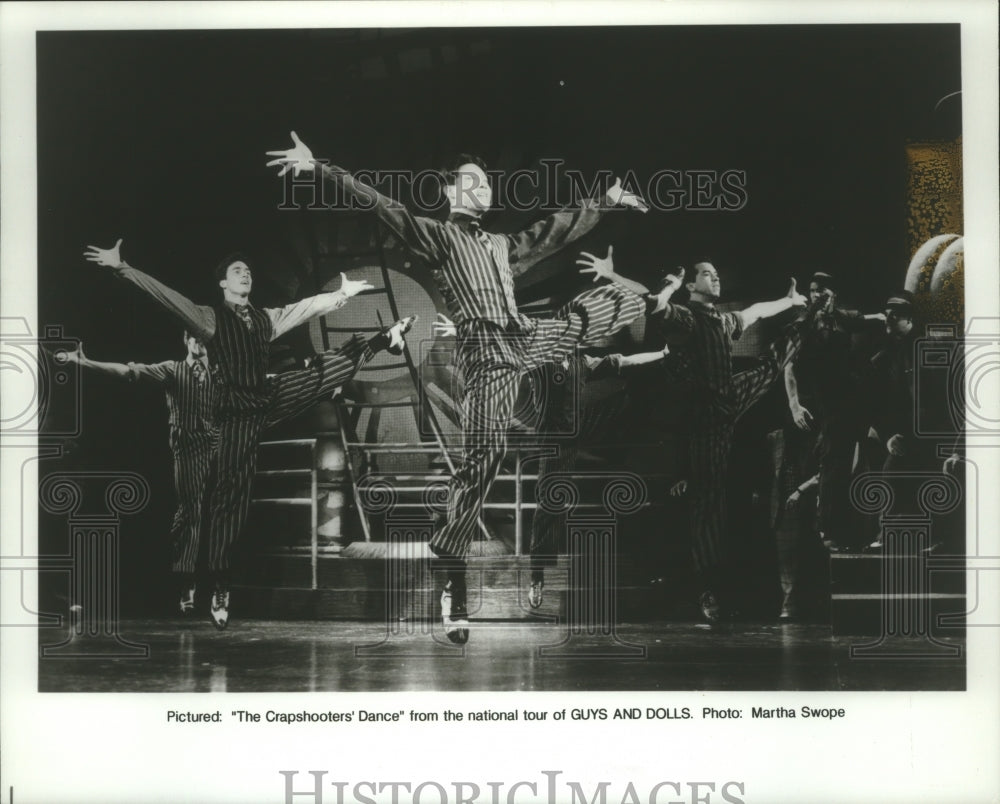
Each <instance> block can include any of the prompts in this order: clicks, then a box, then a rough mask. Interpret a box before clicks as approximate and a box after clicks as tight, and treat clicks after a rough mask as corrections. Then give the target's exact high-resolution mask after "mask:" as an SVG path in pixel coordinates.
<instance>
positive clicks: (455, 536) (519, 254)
mask: <svg viewBox="0 0 1000 804" xmlns="http://www.w3.org/2000/svg"><path fill="white" fill-rule="evenodd" d="M292 142H293V147H292V148H290V149H288V150H283V151H280V150H279V151H268V156H271V157H275V158H274V159H272V160H271V161H269V162H268V163H267V165H268V167H275V166H280V167H281V170H280V172H279V174H278V175H279V176H283V175H285V174H286V173H287V172H288V171H290V170H294V175H296V176H297V175H299V174H300V173H302V172H313V171H315V170H317V169H318V170H320V171H321V172H322V177H323V180H324V181H326V182H329V183H331V184H333V185H334V186H335V187H336V188H337V190H339V191H340V192H341V193H343V194H344V195H345V196H346V200H347V201H349V202H354V203H356V204H358V205H359V206H360V205H363V206H361V207H360V208H364V209H372V210H373V211H374V213H375V215H376V216H377V217H378V219H379V220H380V221H381V222H382V223H383V224H384V225H385V226H386V227H387V228H388V229H389V230H390V231H392V232H393V234H394V235H396V237H397V238H399V240H400V242H401V243H402V244H403V245H404V246H405V247H406V248H407V249H408V250H409V251H410V252H411V253H413V254H414V255H415V256H416V257H417V258H419V259H421V260H423V261H424V262H426V263H427V265H428V266H429V267H430V269H431V271H432V273H433V277H434V280H435V282H436V283H437V285H438V288H439V289H440V291H441V294H442V296H443V297H444V299H445V302H446V304H447V307H448V313H449V315H450V316H451V318H452V319H453V320H454V322H455V326H456V334H457V339H458V342H457V345H456V360H457V364H458V367H459V369H460V370H461V371H462V373H463V375H464V377H465V399H464V401H463V406H462V431H463V440H464V445H463V453H462V459H461V462H460V464H459V466H458V467H457V468H456V470H455V473H454V475H453V477H452V478H451V481H450V488H449V495H448V509H447V521H446V523H445V525H444V526H443V527H442V528H441V529H439V530H438V531H436V532H435V533H434V535H433V537H432V539H431V541H430V549H431V550H432V552H433V553H434V554H435V555H436V556H438V558H440V559H442V561H443V564H444V566H445V568H446V569H447V571H448V582H447V584H446V586H445V588H444V591H443V593H442V595H441V614H442V619H443V622H444V629H445V634H446V635H447V637H448V639H449V640H450V641H452V642H454V643H456V644H464V643H465V642H467V641H468V639H469V629H468V613H467V608H466V559H467V556H468V551H469V546H470V544H471V543H472V539H473V535H474V531H475V528H476V522H477V517H478V514H479V509H480V505H481V503H482V501H483V499H484V498H485V497H486V495H487V493H488V492H489V490H490V487H491V485H492V484H493V481H494V479H495V478H496V475H497V473H498V472H499V469H500V463H501V461H502V459H503V457H504V454H505V452H506V441H507V428H508V425H509V424H510V417H511V409H512V407H513V404H514V402H515V400H516V396H517V387H518V379H519V378H520V376H521V375H522V373H524V372H525V371H528V370H530V369H532V368H535V367H537V366H540V365H543V364H545V363H549V362H553V361H556V362H561V361H562V360H564V359H565V358H566V357H568V356H570V355H572V354H573V353H574V351H575V349H576V348H577V347H578V346H587V345H591V344H594V343H597V342H598V341H601V340H603V339H605V338H607V337H608V336H609V335H611V334H613V333H614V332H617V331H618V330H620V329H622V328H623V327H625V326H627V325H628V324H629V323H631V322H632V321H633V320H635V319H636V318H638V317H640V316H642V315H643V314H644V313H645V312H646V307H647V305H646V301H645V299H643V298H642V297H640V296H638V295H636V294H635V293H633V292H631V291H629V290H627V289H625V288H621V287H617V286H615V285H605V286H602V287H598V288H595V289H592V290H589V291H587V292H586V293H582V294H580V295H579V296H577V297H576V298H574V299H573V300H572V301H570V302H569V303H568V304H567V305H566V306H565V307H563V308H562V309H561V310H560V311H559V312H558V313H557V314H556V315H555V317H553V318H550V319H531V318H528V317H527V316H525V315H524V314H522V313H520V312H519V311H518V309H517V303H516V301H515V300H514V279H515V278H516V277H517V276H520V275H521V274H523V273H525V272H526V271H528V270H529V269H530V268H531V267H533V266H534V265H535V264H537V263H538V262H539V261H540V260H541V259H543V258H544V257H547V256H549V255H550V254H553V253H554V252H556V251H558V250H559V249H561V248H564V247H565V246H567V245H568V244H570V243H572V242H573V241H574V240H576V239H578V238H580V237H582V236H583V235H584V234H586V233H587V232H589V231H590V230H591V229H593V228H594V226H595V225H596V224H597V223H598V221H600V219H601V217H602V215H603V213H604V212H605V211H606V210H607V209H609V208H612V207H615V206H622V207H631V208H633V209H640V210H645V205H644V204H643V202H642V199H640V198H639V197H638V196H636V195H635V194H633V193H630V192H627V191H625V190H623V189H622V187H621V183H620V182H619V181H616V182H615V184H614V185H613V186H612V187H611V188H610V189H609V190H608V192H607V194H606V196H605V198H604V203H600V202H598V201H594V200H587V201H584V202H582V203H581V204H580V205H578V206H576V207H573V208H567V209H564V210H562V211H560V212H556V213H554V214H552V215H550V216H549V217H547V218H545V219H543V220H541V221H539V222H538V223H536V224H534V225H533V226H531V227H529V228H528V229H525V230H524V231H521V232H518V233H516V234H509V235H508V234H493V233H491V232H487V231H486V230H484V229H483V227H482V225H481V218H482V216H483V214H484V213H485V212H486V211H487V210H489V209H490V206H491V204H492V200H493V194H492V190H491V188H490V184H489V181H488V178H487V175H486V168H485V164H484V163H483V162H482V160H480V159H478V158H476V157H473V156H468V155H464V154H463V155H460V156H459V157H458V158H457V159H456V160H455V162H454V163H453V165H452V166H451V168H450V169H449V170H447V171H446V172H445V188H444V189H445V194H446V196H447V198H448V201H449V204H450V207H451V214H450V216H449V218H448V220H447V221H446V222H441V221H437V220H432V219H430V218H424V217H420V216H416V215H413V214H411V213H410V212H409V211H408V210H406V208H405V207H404V206H403V205H402V204H400V203H399V202H397V201H395V200H393V199H391V198H389V197H387V196H385V195H382V194H381V193H379V192H378V191H377V190H375V189H374V188H372V187H370V186H368V185H366V184H364V183H362V182H361V181H359V180H358V179H356V178H355V177H353V176H352V175H351V174H350V173H348V172H347V171H346V170H344V169H343V168H340V167H333V166H330V165H326V164H322V163H320V162H318V161H316V160H315V159H314V158H313V155H312V151H310V149H309V148H308V146H306V145H305V144H304V143H303V142H302V140H300V139H299V137H298V136H297V135H296V134H295V132H294V131H293V132H292Z"/></svg>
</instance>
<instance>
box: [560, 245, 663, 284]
mask: <svg viewBox="0 0 1000 804" xmlns="http://www.w3.org/2000/svg"><path fill="white" fill-rule="evenodd" d="M614 253H615V247H614V246H608V256H607V257H603V258H602V257H595V256H594V255H593V254H591V253H590V252H587V251H581V252H580V256H579V257H578V258H577V260H576V264H577V265H582V266H584V267H583V268H581V269H580V273H581V274H593V275H594V278H593V281H594V282H596V281H597V280H598V279H607V280H609V281H611V282H614V283H615V284H617V285H621V286H622V287H623V288H626V289H628V290H631V291H632V292H633V293H635V294H636V295H637V296H648V295H649V288H647V287H646V286H645V285H643V284H642V283H641V282H636V281H635V280H634V279H629V278H628V277H625V276H622V275H621V274H618V273H615V263H614V259H613V256H612V255H614Z"/></svg>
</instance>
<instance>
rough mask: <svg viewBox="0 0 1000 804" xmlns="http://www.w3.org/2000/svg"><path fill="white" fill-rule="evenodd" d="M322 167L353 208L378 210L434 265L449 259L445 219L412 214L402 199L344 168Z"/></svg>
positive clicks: (395, 231)
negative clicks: (386, 193) (367, 182)
mask: <svg viewBox="0 0 1000 804" xmlns="http://www.w3.org/2000/svg"><path fill="white" fill-rule="evenodd" d="M322 171H323V179H324V181H327V182H330V183H331V184H333V185H334V186H335V187H336V188H337V189H338V190H340V191H341V192H342V193H343V194H344V195H345V196H346V199H345V200H346V201H348V202H349V203H350V204H351V208H352V209H357V210H371V211H374V213H375V215H376V216H377V217H378V219H379V220H380V221H381V222H382V223H383V224H385V226H386V228H388V229H389V231H391V232H392V233H393V234H394V235H396V237H398V238H399V240H400V242H401V243H402V244H403V245H404V246H405V247H406V248H407V249H408V250H409V251H410V252H411V253H412V254H413V255H414V256H416V257H418V258H419V259H421V260H424V261H425V262H428V263H431V264H432V265H433V264H435V263H440V262H442V261H443V260H444V259H445V257H446V256H447V249H446V246H445V244H444V242H443V239H442V237H441V233H440V229H441V223H439V222H438V221H435V220H431V219H430V218H422V217H419V216H417V215H414V214H412V213H411V212H410V211H409V210H408V209H407V208H406V207H405V206H404V205H403V204H402V203H401V202H399V201H396V200H395V199H393V198H390V197H389V196H387V195H382V193H380V192H379V191H378V190H376V189H375V188H374V187H370V186H369V185H367V184H365V183H363V182H361V181H359V180H358V179H356V178H354V176H352V175H351V174H350V173H348V172H347V171H346V170H344V169H343V168H340V167H337V166H335V165H322Z"/></svg>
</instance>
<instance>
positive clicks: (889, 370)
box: [871, 338, 914, 441]
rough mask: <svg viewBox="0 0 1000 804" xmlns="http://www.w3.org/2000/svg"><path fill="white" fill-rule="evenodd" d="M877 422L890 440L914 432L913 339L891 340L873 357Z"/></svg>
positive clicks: (883, 436)
mask: <svg viewBox="0 0 1000 804" xmlns="http://www.w3.org/2000/svg"><path fill="white" fill-rule="evenodd" d="M871 362H872V368H873V369H874V371H873V379H874V382H873V388H872V390H873V391H874V394H873V397H874V398H873V400H872V402H873V403H874V405H873V411H874V417H873V418H874V422H873V423H874V425H875V429H876V430H877V431H878V434H879V437H880V438H881V439H882V440H883V441H887V440H888V439H890V438H892V436H894V435H897V434H899V435H904V436H911V435H913V424H914V421H913V419H914V393H913V339H912V338H904V339H902V340H898V341H896V340H894V341H890V342H889V343H888V344H887V345H886V346H885V348H884V349H882V350H881V351H880V352H879V353H878V354H876V355H875V356H874V357H872V360H871Z"/></svg>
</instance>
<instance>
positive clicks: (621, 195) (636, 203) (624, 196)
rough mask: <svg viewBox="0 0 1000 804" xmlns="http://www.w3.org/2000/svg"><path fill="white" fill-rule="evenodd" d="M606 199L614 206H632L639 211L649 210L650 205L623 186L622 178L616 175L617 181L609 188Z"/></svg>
mask: <svg viewBox="0 0 1000 804" xmlns="http://www.w3.org/2000/svg"><path fill="white" fill-rule="evenodd" d="M604 197H605V199H606V200H607V202H608V204H610V205H611V206H613V207H631V208H632V209H637V210H639V212H649V207H648V206H646V202H645V201H643V200H642V198H641V197H639V196H638V195H636V194H635V193H633V192H630V191H628V190H625V189H624V188H622V180H621V179H619V178H617V177H615V183H614V184H612V185H611V186H610V187H609V188H608V192H607V193H605V196H604Z"/></svg>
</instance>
